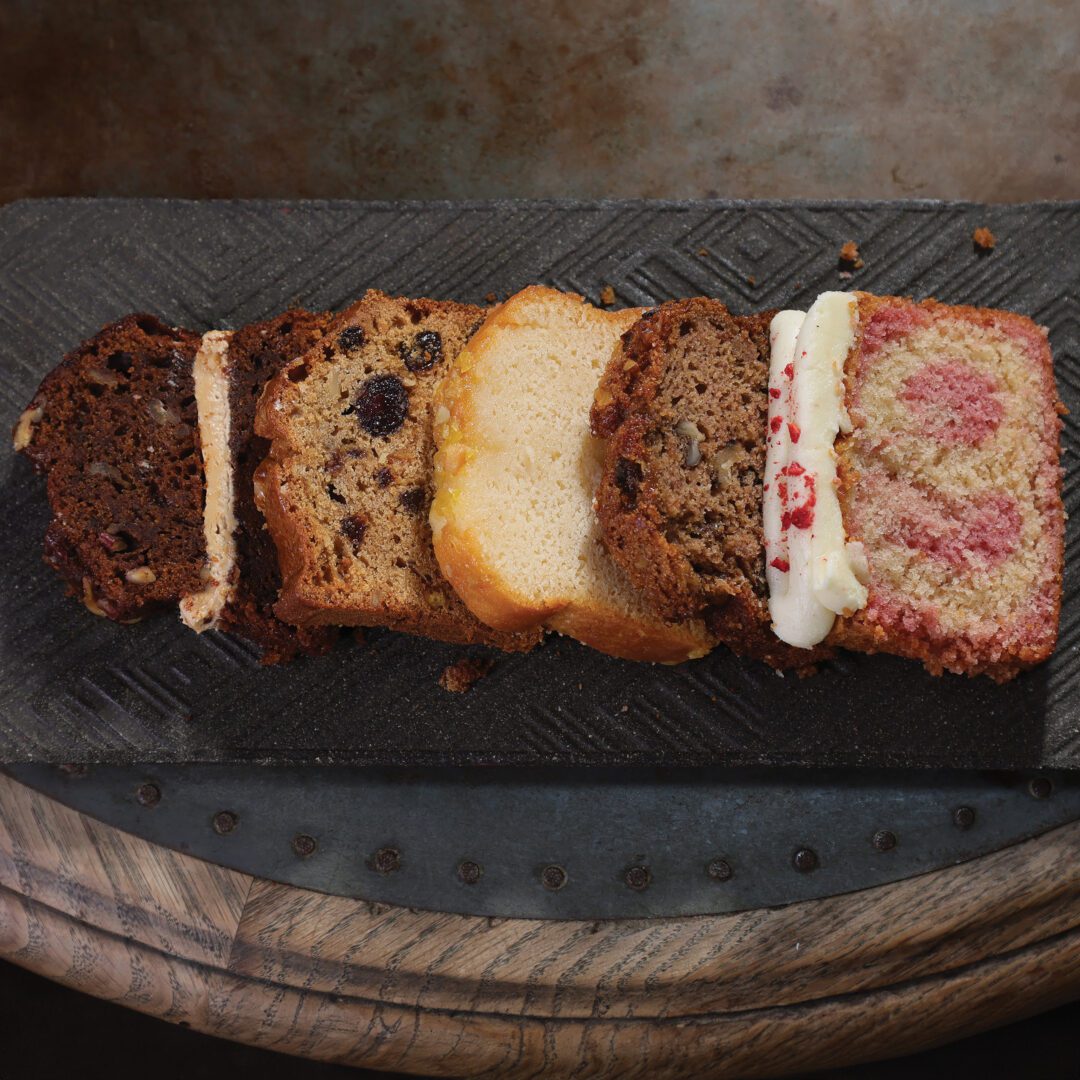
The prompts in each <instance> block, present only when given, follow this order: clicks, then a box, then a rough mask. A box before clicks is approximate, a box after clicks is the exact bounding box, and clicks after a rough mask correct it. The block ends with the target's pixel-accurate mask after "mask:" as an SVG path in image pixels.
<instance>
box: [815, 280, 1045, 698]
mask: <svg viewBox="0 0 1080 1080" xmlns="http://www.w3.org/2000/svg"><path fill="white" fill-rule="evenodd" d="M846 375H847V387H848V389H847V394H848V411H849V413H850V416H851V420H852V423H853V426H854V427H853V431H852V433H851V434H850V435H848V436H841V438H840V439H839V440H838V442H837V451H838V454H839V456H840V462H841V465H840V475H841V502H842V506H843V513H844V523H845V528H846V530H847V532H848V535H849V536H850V537H851V538H852V539H855V540H861V541H862V542H863V544H864V546H865V549H866V554H867V558H868V561H869V567H870V583H869V599H868V602H867V605H866V607H865V608H864V609H863V610H862V611H860V612H858V613H857V614H856V615H855V616H854V617H852V618H849V619H842V620H840V621H839V623H838V626H837V628H836V630H835V631H834V638H835V639H836V640H837V641H838V642H839V643H840V644H847V645H850V646H852V647H856V648H865V649H869V650H871V651H873V650H875V649H881V650H884V651H888V652H899V653H901V654H903V655H908V656H913V657H916V658H919V659H922V660H923V661H924V662H925V663H926V665H927V667H928V668H929V669H930V670H931V671H941V670H942V669H945V670H951V671H957V672H965V673H969V674H974V673H977V672H986V673H987V674H990V675H991V676H993V677H995V678H998V679H1006V678H1009V677H1011V676H1013V675H1015V674H1016V673H1017V671H1019V670H1020V669H1022V668H1024V667H1027V666H1030V665H1031V664H1035V663H1038V662H1040V661H1042V660H1045V659H1046V658H1047V657H1048V656H1049V655H1050V653H1051V652H1052V651H1053V647H1054V643H1055V640H1056V636H1057V626H1058V611H1059V605H1060V594H1061V574H1062V560H1063V537H1064V512H1063V509H1062V504H1061V498H1060V468H1059V432H1060V428H1061V421H1060V416H1059V413H1060V410H1061V407H1060V405H1059V402H1058V398H1057V392H1056V389H1055V384H1054V376H1053V367H1052V359H1051V355H1050V348H1049V345H1048V343H1047V339H1046V334H1045V331H1043V330H1042V329H1041V328H1040V327H1038V326H1036V325H1035V324H1034V323H1033V322H1031V320H1030V319H1027V318H1025V317H1023V316H1020V315H1014V314H1011V313H1008V312H1000V311H993V310H989V309H977V308H965V307H948V306H945V305H942V304H937V303H934V302H932V301H927V302H924V303H922V304H916V303H913V302H911V301H907V300H901V299H897V298H894V297H874V296H870V295H868V294H859V330H858V337H857V341H856V345H855V347H854V348H853V349H852V351H851V353H850V355H849V357H848V361H847V369H846Z"/></svg>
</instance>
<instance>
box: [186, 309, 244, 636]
mask: <svg viewBox="0 0 1080 1080" xmlns="http://www.w3.org/2000/svg"><path fill="white" fill-rule="evenodd" d="M230 336H231V334H230V333H229V331H227V330H211V331H209V332H208V333H206V334H203V339H202V341H201V342H200V344H199V351H198V352H197V353H196V354H195V363H194V366H193V371H194V376H195V406H196V408H197V409H198V412H199V440H200V442H201V443H202V456H203V471H204V472H205V474H206V502H205V504H204V507H203V535H204V536H205V538H206V568H205V571H204V574H205V576H206V577H207V582H206V585H204V586H203V588H201V589H200V590H199V591H198V592H196V593H192V594H190V595H189V596H185V597H184V598H183V599H182V600H181V601H180V618H181V619H183V620H184V622H185V623H186V624H187V625H188V626H190V627H191V629H192V630H195V631H197V632H198V633H200V634H201V633H202V632H203V631H204V630H209V629H210V628H211V627H213V626H215V625H216V624H217V620H218V618H219V617H220V615H221V612H222V611H223V610H224V609H225V605H226V604H227V603H228V602H229V599H230V598H231V596H232V591H233V585H232V576H233V573H232V572H233V567H234V566H235V565H236V537H235V535H234V534H235V532H236V512H235V508H234V505H233V467H232V453H231V452H230V450H229V431H230V427H231V420H230V413H229V363H228V359H229V338H230Z"/></svg>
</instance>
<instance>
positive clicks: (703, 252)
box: [697, 247, 709, 259]
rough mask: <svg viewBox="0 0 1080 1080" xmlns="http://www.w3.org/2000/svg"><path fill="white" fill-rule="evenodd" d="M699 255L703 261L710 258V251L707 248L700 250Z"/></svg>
mask: <svg viewBox="0 0 1080 1080" xmlns="http://www.w3.org/2000/svg"><path fill="white" fill-rule="evenodd" d="M697 253H698V255H699V256H700V257H701V258H702V259H704V258H707V257H708V254H709V249H708V248H707V247H702V248H698V249H697Z"/></svg>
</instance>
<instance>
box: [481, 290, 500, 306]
mask: <svg viewBox="0 0 1080 1080" xmlns="http://www.w3.org/2000/svg"><path fill="white" fill-rule="evenodd" d="M498 302H499V297H498V294H497V293H493V292H489V293H488V294H487V295H486V296H485V297H484V303H485V304H497V303H498Z"/></svg>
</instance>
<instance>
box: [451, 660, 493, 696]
mask: <svg viewBox="0 0 1080 1080" xmlns="http://www.w3.org/2000/svg"><path fill="white" fill-rule="evenodd" d="M494 666H495V661H494V660H492V659H491V657H489V656H475V657H474V656H464V657H462V658H461V659H460V660H457V661H455V662H454V663H452V664H450V665H449V666H448V667H446V668H445V669H444V670H443V673H442V674H441V675H440V676H439V685H440V686H441V687H442V688H443V689H444V690H449V691H450V693H451V694H464V693H465V691H466V690H469V689H471V688H472V686H473V684H474V683H477V682H479V681H480V680H481V679H482V678H483V677H484V676H485V675H486V674H487V673H488V672H489V671H490V670H491V669H492V668H493V667H494Z"/></svg>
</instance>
